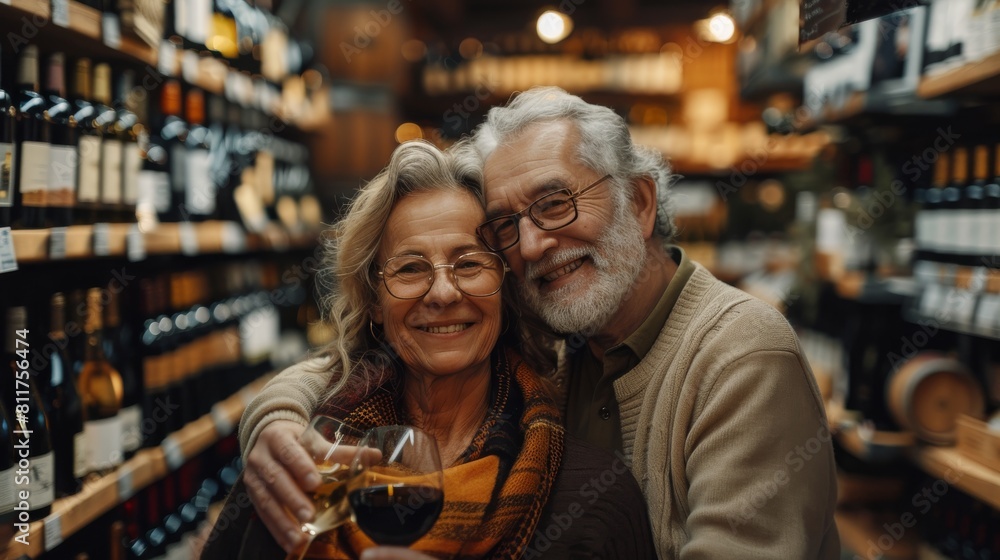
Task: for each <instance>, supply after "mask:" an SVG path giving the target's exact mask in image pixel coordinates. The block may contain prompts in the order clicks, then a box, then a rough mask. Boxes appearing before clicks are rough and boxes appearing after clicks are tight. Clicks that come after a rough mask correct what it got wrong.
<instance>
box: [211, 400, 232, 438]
mask: <svg viewBox="0 0 1000 560" xmlns="http://www.w3.org/2000/svg"><path fill="white" fill-rule="evenodd" d="M211 414H212V423H213V424H215V432H216V433H217V434H219V437H226V436H228V435H229V434H231V433H233V429H234V428H235V427H236V426H234V425H233V423H232V422H230V421H229V416H228V415H227V414H226V411H225V410H224V409H223V407H222V406H221V404H220V403H216V404H215V405H214V406H212V412H211Z"/></svg>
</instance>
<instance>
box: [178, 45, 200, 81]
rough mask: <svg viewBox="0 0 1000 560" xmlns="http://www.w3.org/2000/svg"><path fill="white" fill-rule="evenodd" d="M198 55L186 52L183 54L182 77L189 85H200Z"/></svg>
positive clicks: (190, 51)
mask: <svg viewBox="0 0 1000 560" xmlns="http://www.w3.org/2000/svg"><path fill="white" fill-rule="evenodd" d="M198 69H199V61H198V53H196V52H194V51H192V50H185V51H184V52H183V53H182V54H181V77H182V78H184V81H185V82H187V83H189V84H198Z"/></svg>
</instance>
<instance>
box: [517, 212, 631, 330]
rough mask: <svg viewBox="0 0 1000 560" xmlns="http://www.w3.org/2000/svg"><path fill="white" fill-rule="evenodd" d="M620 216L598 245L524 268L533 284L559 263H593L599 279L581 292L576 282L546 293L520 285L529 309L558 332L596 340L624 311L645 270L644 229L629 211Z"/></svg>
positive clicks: (563, 252)
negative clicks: (623, 306) (620, 312)
mask: <svg viewBox="0 0 1000 560" xmlns="http://www.w3.org/2000/svg"><path fill="white" fill-rule="evenodd" d="M624 206H625V207H626V208H627V205H624ZM616 214H617V215H616V216H615V219H614V222H613V223H612V224H611V225H610V226H609V227H608V229H607V231H605V232H604V233H603V234H602V235H601V237H600V239H599V240H598V241H597V244H596V245H590V246H587V247H577V248H572V249H565V250H561V251H557V252H555V253H553V254H551V255H548V256H547V257H546V258H545V259H543V260H542V261H541V262H537V263H527V265H526V266H525V278H529V279H534V278H538V276H539V275H541V274H542V273H544V272H545V271H548V270H552V268H553V266H555V265H557V264H560V263H568V262H572V261H574V260H576V259H579V258H582V257H590V260H591V261H592V264H593V266H594V270H595V272H596V275H595V279H594V281H593V282H592V283H590V284H589V285H587V286H582V287H581V286H580V285H579V280H576V281H573V282H571V283H569V284H567V285H566V286H563V287H561V288H559V289H557V290H555V291H551V292H546V293H542V292H541V291H540V290H539V289H538V284H537V283H536V282H535V281H532V280H528V281H526V282H522V283H521V285H520V288H521V289H520V292H521V297H522V299H523V300H524V303H525V305H527V306H528V308H529V309H531V310H532V311H534V312H535V313H536V314H538V316H539V317H540V318H541V319H542V320H543V321H545V322H546V323H547V324H548V325H549V327H551V328H552V329H553V330H554V331H556V332H558V333H562V334H569V333H580V334H582V335H583V336H592V335H594V334H597V332H599V331H600V330H601V329H602V328H604V327H605V326H606V325H607V324H608V323H609V322H610V321H611V319H612V317H614V315H615V313H617V312H618V309H620V308H621V306H622V303H623V302H624V300H625V297H626V296H627V295H628V293H629V292H630V291H631V290H632V287H633V285H634V283H635V281H636V279H637V278H638V277H639V274H640V273H641V272H642V269H643V267H644V266H645V264H646V244H645V240H644V239H643V236H642V227H641V226H640V225H639V221H638V219H637V218H636V217H635V216H634V215H632V214H631V213H630V212H628V211H627V210H626V211H624V212H616Z"/></svg>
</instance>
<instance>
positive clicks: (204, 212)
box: [184, 88, 216, 221]
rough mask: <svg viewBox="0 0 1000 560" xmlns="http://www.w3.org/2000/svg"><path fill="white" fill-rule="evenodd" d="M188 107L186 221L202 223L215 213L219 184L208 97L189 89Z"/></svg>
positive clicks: (186, 101) (186, 102) (197, 90)
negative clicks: (208, 119) (208, 121)
mask: <svg viewBox="0 0 1000 560" xmlns="http://www.w3.org/2000/svg"><path fill="white" fill-rule="evenodd" d="M184 108H185V110H186V117H187V125H188V133H187V139H186V142H185V143H186V146H187V152H186V155H185V167H186V169H185V174H186V175H185V183H186V184H187V185H186V189H185V197H184V211H185V212H186V214H187V217H186V218H185V219H187V220H191V221H202V220H206V219H208V218H210V217H212V216H213V215H214V214H215V203H216V201H215V184H214V183H213V182H212V169H211V159H210V157H209V150H210V149H211V142H212V134H211V131H210V130H209V129H208V127H206V126H205V96H204V94H203V93H202V91H201V90H200V89H197V88H193V89H190V90H188V93H187V98H186V99H185V103H184Z"/></svg>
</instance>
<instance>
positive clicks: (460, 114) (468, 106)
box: [440, 76, 500, 135]
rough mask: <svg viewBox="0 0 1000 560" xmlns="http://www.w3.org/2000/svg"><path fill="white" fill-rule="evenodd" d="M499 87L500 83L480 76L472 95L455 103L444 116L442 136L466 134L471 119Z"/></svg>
mask: <svg viewBox="0 0 1000 560" xmlns="http://www.w3.org/2000/svg"><path fill="white" fill-rule="evenodd" d="M499 86H500V84H499V83H498V82H490V81H489V77H488V76H480V77H479V82H478V83H477V85H476V88H475V89H474V90H473V91H472V93H470V94H469V95H467V96H465V98H464V99H462V100H461V101H457V102H455V104H454V105H452V106H451V108H450V109H448V110H447V111H445V112H444V114H443V115H442V119H443V120H444V126H443V127H442V128H441V131H440V132H441V133H442V135H445V134H450V135H457V134H461V133H462V132H465V131H466V130H467V129H468V127H469V119H471V118H472V115H473V114H474V113H475V112H476V111H478V110H479V109H480V108H482V106H483V104H484V103H485V102H486V101H487V100H489V99H490V97H492V96H493V93H494V92H495V91H496V90H497V88H498V87H499Z"/></svg>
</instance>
